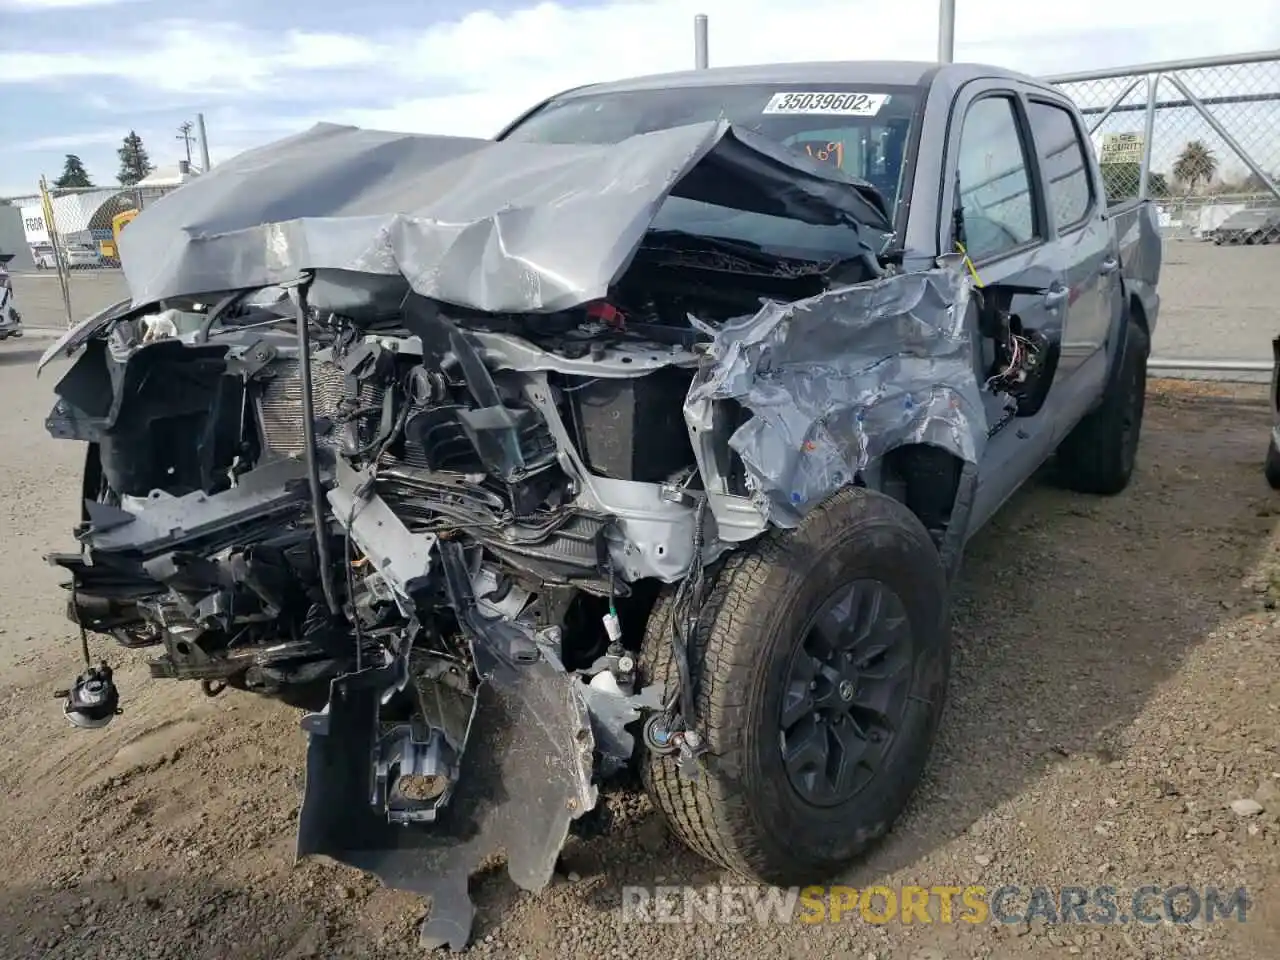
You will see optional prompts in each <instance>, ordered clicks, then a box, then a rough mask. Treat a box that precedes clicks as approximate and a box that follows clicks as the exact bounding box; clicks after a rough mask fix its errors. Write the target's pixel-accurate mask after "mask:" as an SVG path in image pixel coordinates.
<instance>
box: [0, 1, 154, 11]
mask: <svg viewBox="0 0 1280 960" xmlns="http://www.w3.org/2000/svg"><path fill="white" fill-rule="evenodd" d="M134 2H136V0H0V10H20V11H31V12H39V11H42V10H67V9H71V8H75V7H114V6H116V5H118V4H122V3H134Z"/></svg>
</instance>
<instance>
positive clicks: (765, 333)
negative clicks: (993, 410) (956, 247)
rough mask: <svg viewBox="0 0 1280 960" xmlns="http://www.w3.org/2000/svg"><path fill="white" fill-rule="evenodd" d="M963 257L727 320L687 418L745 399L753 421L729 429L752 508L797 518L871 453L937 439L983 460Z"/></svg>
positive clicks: (777, 519) (787, 522)
mask: <svg viewBox="0 0 1280 960" xmlns="http://www.w3.org/2000/svg"><path fill="white" fill-rule="evenodd" d="M971 283H972V282H971V280H970V278H969V275H968V273H967V271H966V268H965V266H964V262H963V260H962V258H960V257H945V258H942V259H941V260H940V261H939V266H938V267H936V268H934V269H932V270H928V271H921V272H917V273H906V274H899V275H895V276H890V277H885V278H883V279H880V280H876V281H873V282H870V283H861V284H857V285H854V286H847V287H841V288H839V289H835V290H830V291H827V292H825V293H822V294H820V295H818V296H816V297H812V298H810V299H808V300H800V301H797V302H795V303H768V304H766V305H765V306H764V308H763V309H761V310H760V312H759V313H757V314H755V315H754V316H750V317H743V318H741V319H739V320H734V321H731V322H729V323H727V324H725V326H724V327H723V328H722V329H721V331H720V332H719V334H718V335H717V336H716V338H715V340H714V342H713V343H712V345H711V348H710V358H711V363H709V364H708V365H707V366H706V367H704V368H703V370H702V371H701V372H700V373H699V375H698V377H697V379H695V381H694V384H693V386H692V388H691V389H690V391H689V395H688V398H687V400H686V403H685V417H686V419H687V420H688V421H689V422H690V424H696V423H707V422H709V421H710V417H709V416H708V412H707V407H708V405H709V404H712V403H714V402H715V401H719V400H736V401H738V402H739V403H740V404H742V406H743V407H744V408H746V409H747V410H748V411H749V412H750V413H751V414H752V416H751V417H750V419H748V420H747V422H746V423H744V424H742V426H740V427H738V429H737V430H735V431H734V433H733V434H732V436H731V437H730V438H729V446H730V447H731V448H732V449H733V450H734V451H736V452H737V453H738V455H739V456H740V457H741V458H742V461H743V464H744V465H745V467H746V470H747V476H748V484H749V485H750V486H751V488H752V490H753V491H754V494H755V505H756V507H757V508H758V509H759V510H760V511H761V512H762V513H764V515H765V517H766V519H768V520H769V521H770V522H772V523H774V524H776V525H778V526H780V527H793V526H795V525H796V524H797V523H798V522H799V520H800V518H801V517H802V516H803V515H804V514H805V512H807V510H808V509H809V508H810V507H812V506H814V505H816V504H818V503H820V502H822V501H823V500H824V499H826V498H827V497H828V496H830V495H831V494H832V493H834V492H835V491H837V490H838V489H840V488H841V487H844V486H847V485H848V484H849V483H850V482H852V480H853V478H854V476H855V475H856V474H857V473H858V472H859V471H860V470H862V469H863V468H865V467H866V465H867V464H868V463H869V462H870V461H871V460H873V459H875V458H878V457H880V456H883V455H884V454H885V453H886V452H888V451H889V450H890V449H892V448H893V447H896V446H900V445H902V444H906V443H931V444H935V445H937V446H940V447H943V448H944V449H946V450H949V451H950V452H952V453H954V454H955V455H957V456H959V457H960V458H962V459H963V460H965V461H966V462H968V463H976V462H977V459H978V457H979V456H980V455H981V453H982V448H983V445H984V444H985V442H986V437H987V422H986V414H985V413H984V411H983V406H982V400H981V395H980V387H979V385H978V380H977V374H976V367H975V357H974V352H973V343H972V340H971V334H970V332H969V330H968V329H967V327H966V326H965V312H966V310H967V309H968V305H969V300H970V294H971V291H972V286H971Z"/></svg>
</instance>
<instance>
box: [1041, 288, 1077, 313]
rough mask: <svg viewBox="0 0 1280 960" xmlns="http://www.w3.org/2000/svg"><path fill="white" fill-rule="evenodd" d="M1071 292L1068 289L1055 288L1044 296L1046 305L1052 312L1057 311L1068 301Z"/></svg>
mask: <svg viewBox="0 0 1280 960" xmlns="http://www.w3.org/2000/svg"><path fill="white" fill-rule="evenodd" d="M1070 292H1071V291H1070V290H1068V289H1067V288H1066V287H1053V288H1052V289H1051V290H1049V291H1048V292H1047V293H1046V294H1045V295H1044V305H1045V306H1046V307H1048V308H1049V309H1050V310H1055V309H1057V308H1058V307H1060V306H1062V302H1063V301H1064V300H1066V299H1067V294H1068V293H1070Z"/></svg>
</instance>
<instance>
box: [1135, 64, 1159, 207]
mask: <svg viewBox="0 0 1280 960" xmlns="http://www.w3.org/2000/svg"><path fill="white" fill-rule="evenodd" d="M1160 77H1161V74H1159V73H1153V74H1151V76H1150V77H1148V78H1147V123H1146V127H1145V128H1144V129H1143V132H1142V168H1141V171H1140V172H1139V174H1138V199H1139V200H1146V199H1147V197H1148V195H1149V191H1148V183H1147V181H1149V180H1150V179H1151V141H1152V139H1153V138H1154V137H1155V135H1156V95H1157V94H1158V93H1159V91H1160Z"/></svg>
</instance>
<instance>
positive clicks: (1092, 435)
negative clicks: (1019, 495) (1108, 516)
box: [1058, 320, 1151, 495]
mask: <svg viewBox="0 0 1280 960" xmlns="http://www.w3.org/2000/svg"><path fill="white" fill-rule="evenodd" d="M1150 352H1151V339H1150V337H1148V336H1147V332H1146V331H1145V330H1143V329H1142V327H1140V326H1139V325H1138V324H1136V323H1134V322H1133V321H1132V320H1130V321H1129V329H1128V333H1127V335H1126V336H1125V340H1124V353H1123V355H1122V356H1121V357H1120V370H1119V371H1118V372H1117V375H1116V376H1115V377H1114V378H1112V380H1111V382H1110V384H1109V385H1108V387H1107V391H1106V393H1105V394H1104V395H1103V398H1102V405H1101V406H1099V407H1098V408H1097V409H1096V410H1093V411H1092V412H1090V413H1089V414H1088V415H1087V416H1086V417H1085V418H1084V419H1083V420H1081V421H1080V422H1079V423H1078V424H1076V426H1075V429H1073V430H1072V431H1071V432H1070V433H1069V434H1067V436H1066V439H1064V440H1063V441H1062V443H1061V445H1060V446H1059V447H1058V472H1059V474H1060V476H1061V477H1062V480H1063V481H1064V483H1065V484H1066V486H1068V487H1069V488H1071V489H1072V490H1078V491H1079V492H1081V493H1096V494H1103V495H1110V494H1115V493H1119V492H1120V491H1121V490H1123V489H1124V488H1125V487H1127V486H1128V485H1129V479H1130V478H1131V477H1132V476H1133V467H1134V463H1135V461H1136V460H1137V454H1138V441H1139V439H1140V438H1141V435H1142V414H1143V410H1144V409H1145V407H1146V398H1147V356H1148V354H1149V353H1150Z"/></svg>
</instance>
